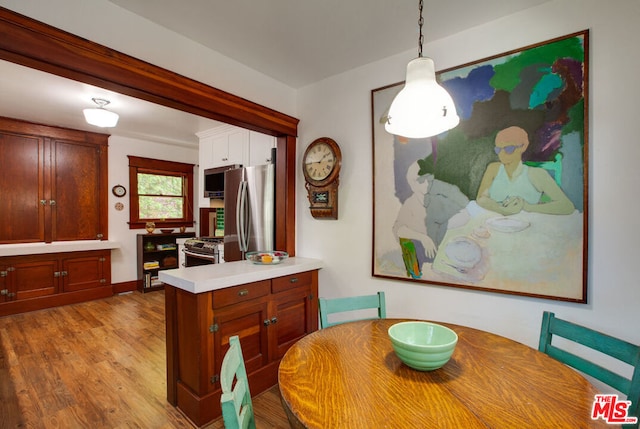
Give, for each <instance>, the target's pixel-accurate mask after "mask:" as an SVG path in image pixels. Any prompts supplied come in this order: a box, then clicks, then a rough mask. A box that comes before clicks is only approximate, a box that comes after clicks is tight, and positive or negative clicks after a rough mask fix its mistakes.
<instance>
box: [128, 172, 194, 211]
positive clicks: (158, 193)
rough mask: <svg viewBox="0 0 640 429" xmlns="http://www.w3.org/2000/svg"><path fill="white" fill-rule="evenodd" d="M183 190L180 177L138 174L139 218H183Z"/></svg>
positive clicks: (182, 182) (182, 179)
mask: <svg viewBox="0 0 640 429" xmlns="http://www.w3.org/2000/svg"><path fill="white" fill-rule="evenodd" d="M183 189H184V178H183V177H182V176H168V175H164V174H149V173H138V201H139V218H140V219H181V218H183V217H184V194H183Z"/></svg>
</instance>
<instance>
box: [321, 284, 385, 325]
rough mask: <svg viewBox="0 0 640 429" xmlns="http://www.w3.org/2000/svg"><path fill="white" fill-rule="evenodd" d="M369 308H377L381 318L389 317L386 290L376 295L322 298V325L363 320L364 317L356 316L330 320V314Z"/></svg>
mask: <svg viewBox="0 0 640 429" xmlns="http://www.w3.org/2000/svg"><path fill="white" fill-rule="evenodd" d="M367 309H377V312H378V318H379V319H383V318H385V317H387V307H386V303H385V296H384V292H378V293H377V294H375V295H363V296H351V297H346V298H334V299H326V298H320V299H319V311H320V327H321V328H328V327H329V326H333V325H337V324H340V323H345V322H351V321H353V320H362V318H356V319H347V320H340V321H338V322H329V315H330V314H336V313H346V312H351V311H358V310H367Z"/></svg>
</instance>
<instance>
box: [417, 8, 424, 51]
mask: <svg viewBox="0 0 640 429" xmlns="http://www.w3.org/2000/svg"><path fill="white" fill-rule="evenodd" d="M422 6H423V0H419V1H418V12H419V13H420V18H419V19H418V30H419V35H418V58H422V42H423V41H424V36H423V35H422V24H424V19H423V18H422Z"/></svg>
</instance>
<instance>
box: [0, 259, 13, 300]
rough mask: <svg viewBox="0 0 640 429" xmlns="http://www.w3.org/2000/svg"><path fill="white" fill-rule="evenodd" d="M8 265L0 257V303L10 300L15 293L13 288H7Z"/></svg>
mask: <svg viewBox="0 0 640 429" xmlns="http://www.w3.org/2000/svg"><path fill="white" fill-rule="evenodd" d="M8 268H9V265H8V264H7V263H6V261H5V260H3V258H0V303H3V302H7V301H10V300H11V298H12V297H13V296H12V295H13V294H14V293H15V292H13V290H11V291H10V290H9V281H8V276H9V271H8V270H7V269H8Z"/></svg>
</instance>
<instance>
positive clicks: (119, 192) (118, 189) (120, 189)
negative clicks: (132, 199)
mask: <svg viewBox="0 0 640 429" xmlns="http://www.w3.org/2000/svg"><path fill="white" fill-rule="evenodd" d="M111 192H113V195H115V196H116V197H124V196H125V194H126V193H127V190H126V189H125V188H124V186H122V185H116V186H114V187H113V189H112V190H111Z"/></svg>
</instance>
